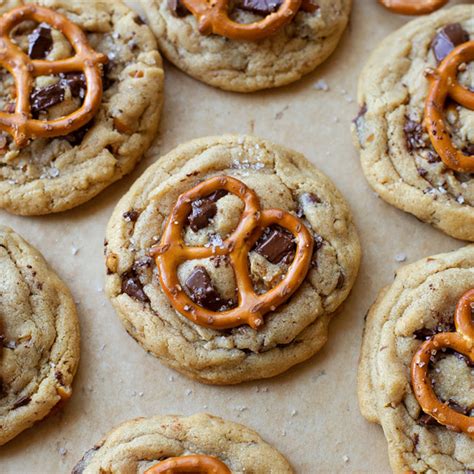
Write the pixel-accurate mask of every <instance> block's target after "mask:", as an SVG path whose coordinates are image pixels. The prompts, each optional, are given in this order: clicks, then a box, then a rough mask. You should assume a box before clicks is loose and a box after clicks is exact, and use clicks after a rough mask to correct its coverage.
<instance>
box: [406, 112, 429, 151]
mask: <svg viewBox="0 0 474 474" xmlns="http://www.w3.org/2000/svg"><path fill="white" fill-rule="evenodd" d="M403 131H404V132H405V140H406V144H407V148H408V151H413V150H418V149H422V148H426V143H425V140H424V138H423V127H422V126H421V123H418V122H414V121H413V120H410V119H407V121H406V123H405V126H404V127H403Z"/></svg>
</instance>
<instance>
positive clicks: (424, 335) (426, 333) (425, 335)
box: [413, 328, 436, 341]
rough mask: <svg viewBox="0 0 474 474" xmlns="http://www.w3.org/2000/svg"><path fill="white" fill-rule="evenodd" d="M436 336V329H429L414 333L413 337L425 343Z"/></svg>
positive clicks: (418, 330)
mask: <svg viewBox="0 0 474 474" xmlns="http://www.w3.org/2000/svg"><path fill="white" fill-rule="evenodd" d="M435 334H436V331H435V330H434V329H429V328H421V329H417V330H416V331H415V332H414V333H413V335H414V336H415V339H418V340H420V341H425V340H426V339H429V338H430V337H433V336H434V335H435Z"/></svg>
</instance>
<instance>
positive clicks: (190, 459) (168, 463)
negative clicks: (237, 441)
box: [145, 454, 231, 474]
mask: <svg viewBox="0 0 474 474" xmlns="http://www.w3.org/2000/svg"><path fill="white" fill-rule="evenodd" d="M179 472H182V473H193V474H230V473H231V471H230V469H229V468H228V467H227V466H226V465H225V464H224V463H223V462H222V461H220V460H219V459H217V458H215V457H213V456H205V455H204V454H192V455H189V456H180V457H176V458H169V459H165V460H164V461H161V462H159V463H158V464H155V465H154V466H152V467H150V469H148V470H146V471H145V474H178V473H179Z"/></svg>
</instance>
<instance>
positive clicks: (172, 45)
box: [142, 0, 351, 92]
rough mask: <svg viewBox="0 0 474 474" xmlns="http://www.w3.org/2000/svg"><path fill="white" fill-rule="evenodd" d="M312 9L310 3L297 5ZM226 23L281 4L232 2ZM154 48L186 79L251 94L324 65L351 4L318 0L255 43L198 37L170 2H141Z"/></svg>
mask: <svg viewBox="0 0 474 474" xmlns="http://www.w3.org/2000/svg"><path fill="white" fill-rule="evenodd" d="M303 3H307V4H308V3H309V4H310V5H313V3H312V2H303ZM231 4H232V8H231V14H230V16H231V18H233V19H235V20H236V21H238V22H240V23H251V22H255V21H259V20H262V19H263V18H266V15H268V14H269V13H271V12H274V11H275V9H276V8H278V6H280V5H281V4H282V2H281V1H274V2H265V1H260V0H242V1H241V0H238V1H235V2H232V3H231ZM142 5H143V8H144V10H145V12H146V15H147V17H148V20H149V24H150V27H151V29H152V30H153V31H154V33H155V35H156V38H157V41H158V45H159V47H160V50H161V51H162V52H163V54H164V55H165V56H166V57H167V59H168V60H169V61H171V62H172V63H173V64H175V65H176V66H177V67H178V68H179V69H181V70H183V71H184V72H186V73H187V74H189V75H190V76H192V77H194V78H196V79H199V80H200V81H203V82H205V83H207V84H210V85H211V86H214V87H218V88H220V89H225V90H230V91H237V92H252V91H256V90H260V89H268V88H271V87H278V86H283V85H285V84H289V83H291V82H294V81H297V80H298V79H300V78H301V77H302V76H304V75H305V74H307V73H309V72H311V71H313V70H314V69H315V68H316V67H317V66H318V65H319V64H321V63H322V62H323V61H325V60H326V59H327V58H328V56H330V54H331V53H332V52H333V51H334V49H335V48H336V46H337V44H338V42H339V40H340V38H341V36H342V33H343V32H344V29H345V28H346V26H347V23H348V20H349V14H350V10H351V0H321V1H318V2H316V3H314V5H313V6H314V8H315V11H312V12H310V11H302V10H300V11H299V13H297V14H296V16H295V17H294V19H293V20H292V21H291V22H290V23H289V24H288V25H286V26H284V27H283V28H281V29H280V30H279V31H278V32H277V33H276V34H273V35H271V36H269V37H267V38H265V39H263V40H260V41H247V40H232V39H228V38H225V37H223V36H219V35H215V34H211V35H203V34H201V33H200V32H199V28H198V22H197V21H196V19H195V17H194V16H193V15H191V14H189V11H188V10H187V9H186V8H185V7H184V5H183V4H182V3H181V2H179V0H176V1H174V2H168V1H167V0H142Z"/></svg>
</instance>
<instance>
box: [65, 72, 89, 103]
mask: <svg viewBox="0 0 474 474" xmlns="http://www.w3.org/2000/svg"><path fill="white" fill-rule="evenodd" d="M61 85H62V86H66V87H69V89H71V95H72V96H73V97H80V98H81V99H83V98H84V97H85V95H86V91H87V82H86V76H84V74H82V73H80V72H70V73H68V74H61Z"/></svg>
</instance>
